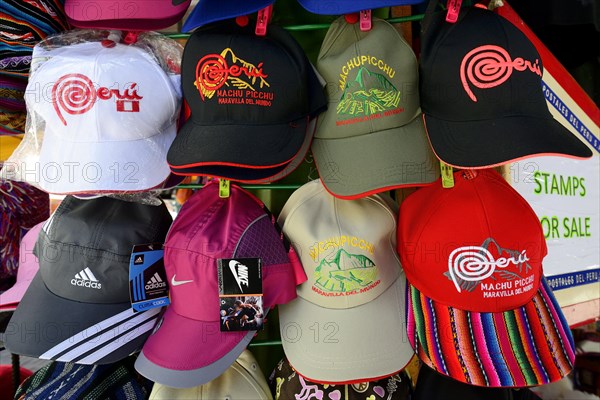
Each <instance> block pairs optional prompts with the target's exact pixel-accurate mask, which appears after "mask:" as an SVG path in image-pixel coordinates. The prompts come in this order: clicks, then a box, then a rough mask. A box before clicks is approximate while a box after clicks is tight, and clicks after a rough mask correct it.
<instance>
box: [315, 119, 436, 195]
mask: <svg viewBox="0 0 600 400" xmlns="http://www.w3.org/2000/svg"><path fill="white" fill-rule="evenodd" d="M312 151H313V154H314V156H315V162H316V164H317V169H318V170H319V176H320V177H321V180H322V181H323V185H325V187H326V188H327V190H328V191H329V192H330V193H332V194H334V195H335V196H337V197H341V198H348V199H353V198H358V197H364V196H367V195H369V194H373V193H378V192H382V191H386V190H391V189H393V188H398V187H403V186H422V185H426V184H429V183H431V182H433V181H435V180H436V179H437V178H439V168H438V166H437V160H436V158H435V156H434V154H433V152H432V151H431V147H430V145H429V143H428V141H427V136H426V135H425V129H424V127H423V121H422V119H421V116H420V114H419V116H417V117H416V118H415V119H414V120H413V121H412V122H411V123H409V124H407V125H405V126H401V127H398V128H394V129H388V130H386V131H379V132H376V133H372V134H369V135H362V136H356V137H352V138H343V139H319V138H315V139H314V141H313V144H312Z"/></svg>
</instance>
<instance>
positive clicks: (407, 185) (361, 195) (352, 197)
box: [312, 153, 437, 200]
mask: <svg viewBox="0 0 600 400" xmlns="http://www.w3.org/2000/svg"><path fill="white" fill-rule="evenodd" d="M312 154H313V157H314V158H315V160H316V157H315V154H314V153H312ZM436 157H437V156H436ZM315 166H316V167H317V172H319V165H318V164H317V163H316V162H315ZM319 179H321V173H320V172H319ZM436 181H437V179H436V180H434V181H433V182H429V183H405V184H402V185H392V186H384V187H382V188H379V189H373V190H369V191H367V192H362V193H358V194H354V195H350V196H343V195H340V194H336V193H333V192H332V191H331V190H330V189H329V188H328V187H327V185H326V184H325V182H324V181H323V179H321V183H322V184H323V187H324V188H325V190H327V192H328V193H329V194H330V195H332V196H333V197H337V198H338V199H342V200H358V199H362V198H364V197H367V196H371V195H374V194H378V193H383V192H389V191H391V190H396V189H407V188H412V187H414V188H419V187H425V186H429V185H433V184H434V183H435V182H436Z"/></svg>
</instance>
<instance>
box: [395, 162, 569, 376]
mask: <svg viewBox="0 0 600 400" xmlns="http://www.w3.org/2000/svg"><path fill="white" fill-rule="evenodd" d="M454 182H455V184H454V187H453V188H451V189H445V188H443V187H442V185H441V182H437V183H436V184H434V185H432V186H430V187H427V188H424V189H422V190H419V191H417V192H415V193H414V194H412V195H411V196H409V197H408V198H407V199H406V200H405V201H404V202H403V204H402V206H401V208H400V217H399V221H400V222H399V228H398V252H399V254H400V258H401V260H402V265H403V267H404V270H405V271H406V276H407V279H408V281H409V290H408V301H407V303H408V306H407V310H408V312H407V314H408V315H407V331H408V339H409V341H410V343H411V344H412V345H413V348H414V349H415V350H416V352H417V354H418V355H419V357H420V359H421V360H422V361H423V362H424V363H425V364H426V365H428V366H429V367H431V368H433V369H435V370H436V371H438V372H440V373H442V374H445V375H447V376H449V377H451V378H453V379H455V380H458V381H460V382H464V383H468V384H471V385H476V386H487V387H530V386H538V385H543V384H546V383H550V382H554V381H557V380H559V379H561V378H563V377H564V376H566V375H567V374H568V373H569V372H570V371H571V370H572V369H573V362H574V360H575V352H574V343H573V338H572V336H571V331H570V330H569V326H568V324H567V321H566V319H565V317H564V315H563V314H562V312H561V309H560V306H559V305H558V303H557V301H556V299H555V298H554V295H553V294H552V291H551V289H550V288H549V286H548V283H547V282H546V280H545V278H544V276H543V271H542V260H543V258H544V257H545V256H546V254H547V252H548V250H547V247H546V242H545V239H544V234H543V231H542V227H541V225H540V222H539V220H538V218H537V216H536V214H535V212H534V211H533V210H532V209H531V207H530V206H529V204H527V202H526V201H525V199H523V198H522V197H521V196H520V195H519V194H518V193H517V192H516V191H515V190H514V189H513V188H512V187H511V186H510V185H509V184H508V182H506V181H505V180H504V179H503V178H502V177H501V176H500V175H499V174H498V173H496V172H495V171H493V170H481V171H478V173H475V172H473V171H470V172H457V173H455V174H454Z"/></svg>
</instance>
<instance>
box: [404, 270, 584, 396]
mask: <svg viewBox="0 0 600 400" xmlns="http://www.w3.org/2000/svg"><path fill="white" fill-rule="evenodd" d="M408 309H409V311H408V317H407V326H408V338H409V341H410V342H411V344H412V345H413V347H414V348H415V351H416V352H417V354H418V355H419V357H420V358H421V360H422V361H423V362H424V363H425V364H426V365H428V366H429V367H431V368H433V369H435V370H436V371H438V372H440V373H443V374H444V375H448V376H451V377H452V378H454V379H456V380H458V381H461V382H466V383H469V384H473V385H478V386H493V387H527V386H538V385H543V384H546V383H549V382H554V381H557V380H559V379H561V378H562V377H563V376H565V375H567V374H568V373H569V372H570V371H571V369H572V368H573V360H574V357H575V353H574V352H573V339H572V338H571V333H570V330H569V325H568V324H567V321H566V320H565V317H564V315H563V314H562V312H561V311H560V308H559V305H558V304H557V302H556V299H555V298H554V295H553V294H552V291H551V289H550V288H549V287H548V283H547V282H546V280H545V279H543V280H542V284H541V285H540V290H539V291H538V293H537V294H536V295H535V296H534V297H533V299H532V301H531V302H529V303H527V304H526V305H525V306H523V307H520V308H517V309H515V310H510V311H505V312H503V313H476V312H469V311H464V310H459V309H456V308H452V307H447V306H444V305H443V304H440V303H437V302H435V301H433V300H431V299H430V298H428V297H427V296H425V295H423V294H422V293H421V292H419V290H418V289H416V288H415V287H414V286H410V291H409V298H408ZM440 336H443V337H444V338H443V339H440ZM450 339H451V340H450Z"/></svg>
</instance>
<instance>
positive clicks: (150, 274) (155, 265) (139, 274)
mask: <svg viewBox="0 0 600 400" xmlns="http://www.w3.org/2000/svg"><path fill="white" fill-rule="evenodd" d="M163 256H164V250H163V245H162V243H150V244H141V245H136V246H133V251H132V252H131V258H130V262H129V298H130V300H131V307H132V308H133V311H135V312H139V311H146V310H149V309H152V308H156V307H163V306H168V305H169V304H170V301H169V285H168V282H169V280H168V279H167V272H166V271H165V264H164V261H163ZM174 279H175V277H173V280H174ZM186 283H187V282H186ZM178 284H180V283H179V282H178Z"/></svg>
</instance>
